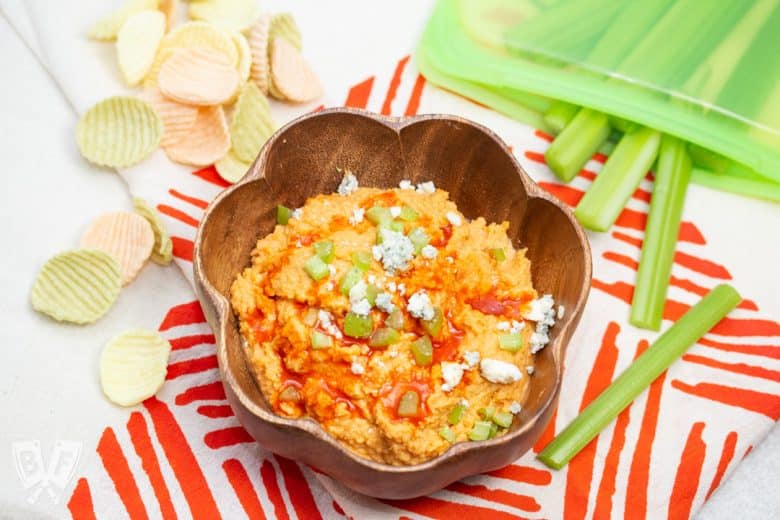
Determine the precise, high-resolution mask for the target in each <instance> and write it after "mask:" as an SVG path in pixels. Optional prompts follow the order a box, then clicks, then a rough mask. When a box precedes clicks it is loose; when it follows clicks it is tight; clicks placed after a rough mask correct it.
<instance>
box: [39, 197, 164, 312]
mask: <svg viewBox="0 0 780 520" xmlns="http://www.w3.org/2000/svg"><path fill="white" fill-rule="evenodd" d="M133 206H134V207H135V213H131V212H129V211H117V212H113V213H106V214H105V215H101V216H99V217H98V218H96V219H95V220H93V221H92V222H91V223H90V225H89V227H87V230H86V231H85V232H84V234H83V235H82V236H81V244H80V249H72V250H70V251H66V252H64V253H60V254H58V255H56V256H55V257H54V258H52V259H50V260H49V261H48V262H46V263H45V264H44V266H43V268H42V269H41V271H40V272H39V273H38V276H37V278H36V279H35V283H34V284H33V288H32V295H31V300H32V306H33V308H34V309H35V310H37V311H39V312H42V313H43V314H47V315H49V316H51V317H52V318H54V319H55V320H57V321H65V322H69V323H78V324H85V323H92V322H94V321H96V320H97V319H98V318H100V317H101V316H103V315H104V314H105V313H106V312H108V310H109V309H110V308H111V306H112V305H113V304H114V302H115V301H116V299H117V297H118V296H119V290H120V289H121V288H122V287H123V286H125V285H127V284H129V283H130V282H131V281H133V279H134V278H135V277H136V275H137V274H138V272H139V271H140V270H141V268H142V267H143V266H144V264H145V263H146V261H147V260H152V261H153V262H155V263H158V264H160V265H167V264H169V263H170V262H171V260H172V259H173V243H172V242H171V239H170V237H169V236H168V232H167V231H165V228H164V227H163V225H162V222H161V221H160V216H159V215H158V213H157V211H155V209H154V208H152V207H151V206H150V205H149V204H147V203H146V202H145V201H144V200H142V199H134V200H133Z"/></svg>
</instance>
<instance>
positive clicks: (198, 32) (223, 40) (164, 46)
mask: <svg viewBox="0 0 780 520" xmlns="http://www.w3.org/2000/svg"><path fill="white" fill-rule="evenodd" d="M188 47H207V48H209V49H212V50H215V51H217V52H220V53H222V54H224V55H225V57H226V58H227V59H228V61H229V62H230V65H231V66H236V65H237V64H238V50H237V49H236V45H235V43H233V39H232V38H231V37H230V35H229V34H228V33H227V32H226V31H224V30H222V29H220V28H218V27H214V26H213V25H211V24H210V23H206V22H187V23H184V24H181V25H180V26H178V27H176V28H175V29H173V30H172V31H171V32H169V33H168V34H166V35H165V37H164V38H163V39H162V41H161V42H160V48H159V49H158V50H157V56H155V58H154V63H153V64H152V68H151V70H150V71H149V74H147V76H146V80H145V81H144V86H147V87H150V86H155V85H157V76H158V74H159V72H160V68H161V67H162V65H163V63H165V61H166V60H167V59H168V58H170V57H171V54H173V52H174V51H175V50H176V49H184V48H188Z"/></svg>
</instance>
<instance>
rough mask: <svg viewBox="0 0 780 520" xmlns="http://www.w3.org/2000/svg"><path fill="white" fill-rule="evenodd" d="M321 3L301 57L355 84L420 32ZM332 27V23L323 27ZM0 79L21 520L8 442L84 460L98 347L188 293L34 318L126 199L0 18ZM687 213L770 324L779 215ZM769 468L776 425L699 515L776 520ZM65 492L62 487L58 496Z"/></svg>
mask: <svg viewBox="0 0 780 520" xmlns="http://www.w3.org/2000/svg"><path fill="white" fill-rule="evenodd" d="M320 4H324V3H321V2H307V3H303V2H296V3H294V4H293V5H292V6H289V7H288V8H289V9H291V10H292V11H293V12H294V13H295V15H296V18H297V19H298V20H299V22H300V24H301V25H302V26H303V32H304V33H305V34H307V38H310V39H311V40H315V41H320V42H328V44H327V45H323V46H320V47H318V48H311V50H310V52H309V54H310V57H311V60H312V62H314V63H316V64H317V66H318V67H340V68H341V69H343V71H344V74H345V75H352V76H354V77H355V79H360V78H361V77H362V76H365V75H366V74H367V73H370V72H373V71H372V68H371V67H372V66H373V64H375V63H376V61H377V56H376V55H373V54H372V55H369V54H368V53H365V52H364V53H361V49H360V46H356V45H355V42H366V41H369V40H370V41H372V42H381V41H383V39H386V41H390V40H391V39H392V38H390V35H391V33H392V32H394V31H398V30H404V31H415V32H417V31H418V30H419V29H418V27H413V28H412V29H409V28H408V27H403V28H399V27H396V26H394V25H393V24H391V23H377V22H378V21H377V20H374V19H373V14H372V11H371V9H370V7H367V6H364V5H361V4H359V3H357V2H351V3H350V4H349V6H346V5H344V7H343V11H342V12H339V10H334V9H332V8H326V7H325V6H324V5H320ZM421 4H422V3H420V2H411V1H409V2H402V3H400V4H399V6H398V9H399V11H406V14H408V19H414V20H419V22H420V23H422V22H423V21H424V18H425V16H426V15H425V14H422V13H427V12H428V10H429V7H428V4H429V3H428V2H426V3H424V7H421ZM74 9H75V8H74ZM84 11H85V12H89V10H88V9H84ZM329 18H331V19H332V20H333V22H332V23H325V21H326V20H327V19H329ZM345 20H349V23H346V22H345ZM316 34H319V35H320V36H319V37H318V36H316ZM325 35H326V36H325ZM415 38H416V37H415ZM366 47H368V48H380V47H381V45H380V46H377V45H367V46H366ZM409 50H410V49H386V55H387V56H386V57H387V58H388V59H392V58H397V57H400V56H401V55H403V54H404V53H405V52H408V51H409ZM73 59H78V57H77V56H74V57H73ZM0 71H2V78H3V80H2V83H1V84H0V116H1V117H0V153H1V154H2V158H3V162H2V165H1V166H0V168H2V189H0V219H1V222H2V225H1V226H0V244H2V246H1V247H2V251H3V253H4V254H3V255H2V257H0V258H2V260H0V262H2V263H1V264H0V281H1V283H0V288H2V293H3V294H2V297H0V316H2V323H3V327H2V329H0V330H1V332H0V340H2V348H3V349H4V350H3V358H2V363H0V413H2V415H1V416H0V417H2V419H0V420H1V421H2V423H1V424H2V427H0V517H13V518H20V517H26V518H29V517H30V516H31V515H30V512H29V510H27V511H26V512H25V510H24V509H20V507H22V506H23V505H24V504H25V502H24V499H25V497H26V496H27V495H26V491H25V490H24V489H23V488H22V486H21V483H20V481H19V479H18V477H17V475H16V471H15V469H14V464H13V460H12V456H11V445H12V442H14V441H18V440H33V439H38V440H40V442H41V445H42V448H43V453H44V456H46V455H48V453H49V450H50V449H51V446H52V445H53V443H54V441H55V440H58V439H63V440H75V441H79V442H83V445H84V451H83V453H82V458H83V457H91V456H93V455H94V446H95V444H96V442H97V438H98V436H99V434H100V432H101V431H102V426H103V425H105V424H106V423H108V422H113V420H114V419H117V418H120V417H124V416H126V414H127V412H126V411H124V410H121V409H118V408H116V407H114V406H112V405H110V404H108V403H107V402H106V401H105V400H104V399H103V398H102V395H101V393H100V388H99V384H98V381H97V360H98V356H99V352H100V349H101V347H102V345H103V344H104V343H105V342H106V341H107V340H108V339H109V338H110V337H111V336H112V335H114V334H116V333H117V332H119V331H121V330H124V329H127V328H130V327H148V328H156V327H157V325H158V324H159V320H160V318H161V317H162V315H163V313H164V312H165V310H167V308H168V307H170V306H171V305H173V304H176V303H180V302H181V299H180V297H179V296H178V295H180V294H182V292H184V291H185V290H186V289H187V285H186V283H185V281H184V279H183V277H182V276H181V275H180V273H178V272H177V271H176V269H175V268H174V267H167V268H162V267H159V266H156V265H154V264H152V265H149V266H147V267H146V268H145V269H144V270H143V272H142V273H141V274H140V276H139V279H138V280H136V281H135V282H134V283H133V284H131V285H130V286H129V287H127V288H125V289H124V290H123V291H122V294H121V295H120V298H119V301H118V302H117V305H116V306H115V307H114V308H113V309H112V310H111V312H110V313H109V314H108V315H107V316H106V317H105V318H103V319H102V320H100V321H99V322H98V323H96V324H94V325H91V326H88V327H74V326H66V325H59V324H56V323H54V322H52V321H51V320H48V319H47V318H45V317H42V316H39V315H37V314H36V313H34V312H33V311H32V309H31V308H30V305H29V289H30V286H31V283H32V280H33V279H34V276H35V274H36V272H37V270H38V269H39V268H40V266H41V265H42V264H43V262H44V261H45V260H46V259H47V258H49V257H50V256H51V255H53V254H54V253H56V252H58V251H61V250H63V249H67V248H71V247H76V246H77V244H78V239H79V236H80V234H81V232H82V231H83V229H84V228H85V227H86V225H87V224H88V222H89V221H90V219H91V218H92V217H94V216H96V215H98V214H100V213H102V212H105V211H112V210H119V209H129V208H130V200H129V197H128V195H127V193H126V191H125V189H124V185H123V183H122V181H121V179H120V178H119V177H118V176H116V175H114V174H112V173H111V172H109V171H105V170H100V169H96V168H93V167H90V166H89V165H88V164H87V163H86V162H85V161H83V160H82V159H81V157H80V156H79V155H78V151H77V149H76V146H75V143H74V126H75V123H76V118H75V116H74V114H73V112H72V111H71V109H70V107H69V106H68V104H67V103H66V102H65V100H64V99H63V98H62V96H61V95H60V93H59V91H58V90H57V88H56V87H55V85H54V84H53V82H52V81H51V79H50V78H49V77H48V76H47V75H46V73H45V72H44V71H43V69H41V67H40V66H39V65H38V63H37V62H36V61H35V59H34V57H33V55H32V54H31V53H30V52H29V50H28V49H27V48H25V47H24V46H23V44H22V43H21V40H20V39H19V38H18V37H17V35H16V34H15V33H14V32H13V30H12V29H11V28H10V26H9V25H8V24H7V23H6V22H5V20H4V19H1V20H0ZM686 211H688V212H690V213H689V214H690V215H691V216H692V218H693V220H696V221H697V222H701V223H703V224H704V225H703V226H701V227H703V231H704V233H705V235H707V236H708V238H709V237H713V238H714V239H713V240H711V245H712V246H713V247H714V248H715V250H716V251H717V253H718V257H719V259H720V260H721V261H722V262H723V263H724V264H725V265H727V266H728V268H729V269H730V270H731V272H732V273H733V274H734V279H735V280H734V283H735V285H736V286H737V287H738V288H739V289H740V290H741V291H742V292H743V293H744V294H745V295H748V296H749V297H750V298H752V299H753V300H754V301H756V302H757V303H758V305H759V307H761V308H762V309H766V310H767V311H768V312H769V313H770V315H771V316H772V317H774V318H775V319H777V317H778V316H780V296H778V292H779V291H778V290H779V289H780V287H779V285H780V284H778V275H777V269H778V265H780V245H779V244H778V239H777V238H774V240H772V239H770V237H777V236H778V230H780V207H778V206H776V205H770V204H766V203H761V202H753V201H751V202H750V203H749V204H748V203H746V199H740V198H738V197H734V196H730V195H725V194H721V193H718V192H713V191H710V190H707V189H704V188H698V187H695V188H693V189H692V190H691V193H690V196H689V199H688V202H687V207H686ZM697 216H698V217H699V218H696V217H697ZM703 216H706V219H704V218H702V217H703ZM708 231H709V232H708ZM755 273H764V274H763V275H762V276H756V275H755ZM778 468H780V430H779V429H778V428H777V427H775V429H774V431H773V433H772V435H771V436H770V438H769V439H767V442H765V443H764V444H763V445H761V446H759V447H756V448H755V449H754V450H753V452H752V453H751V454H750V455H749V456H748V457H747V459H746V460H745V462H743V463H742V465H741V466H740V467H739V469H738V470H737V472H736V473H735V474H734V475H733V476H732V478H731V479H730V480H729V481H728V482H727V484H726V485H725V486H723V487H722V488H721V489H720V490H719V491H718V492H717V493H716V494H715V495H714V496H713V498H712V499H711V501H710V502H709V503H708V504H707V505H706V506H705V508H704V510H703V511H702V512H701V513H700V517H701V518H706V519H716V518H717V519H720V518H723V519H725V518H735V517H739V518H743V519H744V518H771V517H775V518H777V517H780V494H778V493H777V486H778V484H780V470H779V469H778ZM69 494H70V490H68V491H67V492H65V493H63V494H62V496H63V497H68V496H69ZM41 502H42V503H43V504H39V505H38V506H36V507H35V509H36V510H37V511H41V508H43V509H44V510H45V511H48V512H49V513H50V514H52V515H54V516H58V517H60V516H63V515H64V514H65V513H66V510H65V509H63V508H62V504H60V506H59V507H51V506H49V505H47V504H48V502H47V501H46V500H41Z"/></svg>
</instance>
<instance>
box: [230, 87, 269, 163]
mask: <svg viewBox="0 0 780 520" xmlns="http://www.w3.org/2000/svg"><path fill="white" fill-rule="evenodd" d="M275 130H276V125H275V124H274V122H273V120H272V119H271V107H270V106H269V105H268V98H266V97H265V96H264V95H263V93H262V92H260V88H258V86H257V85H255V84H254V83H247V84H246V85H244V88H242V89H241V94H239V96H238V101H237V102H236V108H235V111H234V112H233V120H232V121H231V122H230V143H231V146H232V150H233V154H234V155H235V156H236V158H237V159H238V160H240V161H242V162H246V163H249V162H252V161H254V160H255V157H257V153H258V152H259V151H260V148H262V146H263V144H265V142H266V141H267V140H268V138H269V137H271V134H273V133H274V131H275Z"/></svg>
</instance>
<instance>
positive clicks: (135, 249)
mask: <svg viewBox="0 0 780 520" xmlns="http://www.w3.org/2000/svg"><path fill="white" fill-rule="evenodd" d="M81 247H83V248H90V249H99V250H101V251H104V252H106V253H108V254H109V255H111V256H112V257H114V258H115V259H116V260H117V261H118V262H119V265H120V266H121V268H122V285H127V284H128V283H130V282H131V281H132V280H133V278H135V275H137V274H138V271H140V270H141V267H143V265H144V262H146V260H147V259H148V258H149V255H151V254H152V248H153V247H154V231H152V226H150V225H149V222H148V221H147V220H146V219H145V218H143V217H142V216H141V215H137V214H135V213H129V212H127V211H117V212H114V213H106V214H105V215H101V216H100V217H98V218H96V219H95V220H93V221H92V223H91V224H90V226H89V228H87V230H86V231H85V232H84V234H83V235H82V236H81Z"/></svg>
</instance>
